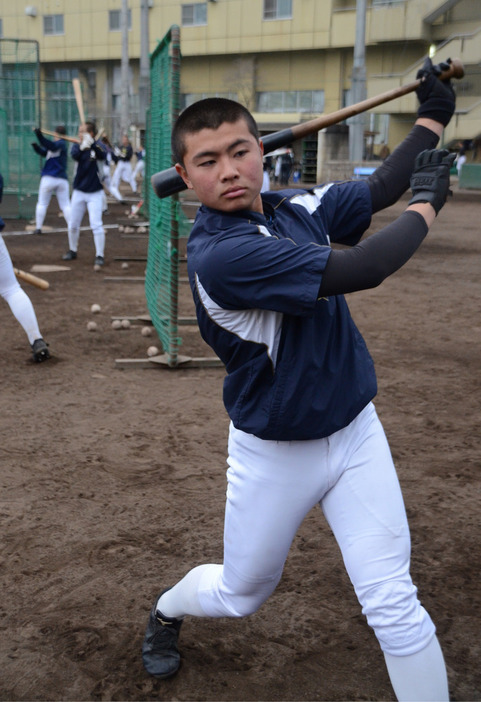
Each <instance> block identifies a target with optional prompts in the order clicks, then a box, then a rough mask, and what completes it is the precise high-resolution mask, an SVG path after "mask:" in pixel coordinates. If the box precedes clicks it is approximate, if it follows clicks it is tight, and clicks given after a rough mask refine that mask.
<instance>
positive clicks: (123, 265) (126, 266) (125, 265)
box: [122, 263, 129, 271]
mask: <svg viewBox="0 0 481 702" xmlns="http://www.w3.org/2000/svg"><path fill="white" fill-rule="evenodd" d="M128 267H129V264H128V263H122V268H123V269H124V271H126V270H127V268H128Z"/></svg>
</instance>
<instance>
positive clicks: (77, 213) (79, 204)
mask: <svg viewBox="0 0 481 702" xmlns="http://www.w3.org/2000/svg"><path fill="white" fill-rule="evenodd" d="M102 193H103V190H97V191H96V192H94V193H85V192H83V191H82V190H74V191H73V192H72V200H71V207H70V223H69V228H68V243H69V249H70V250H71V251H75V252H76V251H77V249H78V242H79V237H80V225H81V224H82V219H83V216H84V214H85V210H87V211H88V215H89V223H90V228H91V229H92V233H93V236H94V244H95V255H96V256H103V255H104V250H105V230H104V226H103V223H102V209H103V197H102Z"/></svg>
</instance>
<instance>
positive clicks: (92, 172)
mask: <svg viewBox="0 0 481 702" xmlns="http://www.w3.org/2000/svg"><path fill="white" fill-rule="evenodd" d="M70 154H71V156H72V158H73V159H74V161H76V162H77V171H76V173H75V178H74V181H73V188H74V190H81V191H82V192H84V193H95V192H97V190H103V185H102V183H101V180H100V174H99V170H98V163H99V161H105V159H106V158H107V151H106V149H105V148H104V146H103V144H102V143H101V142H99V141H94V143H93V144H92V146H91V147H90V148H89V149H85V150H83V151H82V150H81V149H80V145H79V144H74V145H73V146H72V149H71V152H70Z"/></svg>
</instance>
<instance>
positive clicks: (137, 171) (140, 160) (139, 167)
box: [133, 144, 145, 182]
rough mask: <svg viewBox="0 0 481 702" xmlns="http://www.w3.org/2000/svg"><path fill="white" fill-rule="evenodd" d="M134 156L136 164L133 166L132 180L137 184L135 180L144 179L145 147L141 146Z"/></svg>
mask: <svg viewBox="0 0 481 702" xmlns="http://www.w3.org/2000/svg"><path fill="white" fill-rule="evenodd" d="M135 156H136V158H137V163H136V164H135V168H134V172H133V179H134V180H135V182H137V180H143V179H144V177H145V147H144V145H143V144H141V145H140V148H139V149H138V151H136V152H135Z"/></svg>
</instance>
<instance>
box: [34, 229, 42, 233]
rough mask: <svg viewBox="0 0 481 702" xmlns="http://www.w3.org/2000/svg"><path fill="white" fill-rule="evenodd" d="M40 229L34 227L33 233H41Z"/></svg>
mask: <svg viewBox="0 0 481 702" xmlns="http://www.w3.org/2000/svg"><path fill="white" fill-rule="evenodd" d="M41 233H42V230H41V229H35V231H34V234H41Z"/></svg>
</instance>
